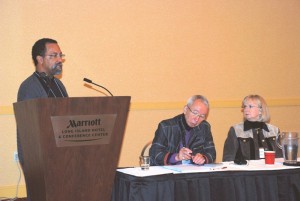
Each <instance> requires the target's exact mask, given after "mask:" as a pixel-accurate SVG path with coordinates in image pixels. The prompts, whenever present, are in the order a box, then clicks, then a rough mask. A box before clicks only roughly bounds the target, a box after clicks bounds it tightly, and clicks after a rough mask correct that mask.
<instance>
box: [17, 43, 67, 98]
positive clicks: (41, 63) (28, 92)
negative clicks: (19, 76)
mask: <svg viewBox="0 0 300 201" xmlns="http://www.w3.org/2000/svg"><path fill="white" fill-rule="evenodd" d="M31 53H32V59H33V62H34V65H35V72H34V73H33V74H32V75H31V76H29V77H28V78H27V79H26V80H25V81H23V83H22V84H21V86H20V88H19V92H18V101H22V100H27V99H34V98H46V97H67V96H68V94H67V91H66V89H65V87H64V85H63V83H62V82H61V81H60V80H59V79H57V78H56V77H55V75H60V74H61V72H62V66H63V65H62V63H63V61H64V57H65V55H64V54H63V53H62V52H61V50H60V47H59V46H58V44H57V41H55V40H53V39H50V38H43V39H40V40H38V41H37V42H36V43H35V44H34V45H33V47H32V52H31Z"/></svg>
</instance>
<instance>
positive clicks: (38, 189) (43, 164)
mask: <svg viewBox="0 0 300 201" xmlns="http://www.w3.org/2000/svg"><path fill="white" fill-rule="evenodd" d="M129 104H130V96H123V97H117V96H115V97H83V98H45V99H32V100H27V101H21V102H17V103H14V104H13V106H14V112H15V117H16V122H17V128H18V132H19V137H20V143H21V146H22V150H23V157H24V164H23V166H22V168H23V172H24V175H25V181H26V187H27V190H28V191H29V194H30V198H31V201H85V200H89V201H96V200H97V201H109V200H110V199H111V192H112V185H113V182H114V177H115V171H116V168H117V165H118V160H119V155H120V150H121V145H122V140H123V135H124V130H125V124H126V120H127V115H128V110H129Z"/></svg>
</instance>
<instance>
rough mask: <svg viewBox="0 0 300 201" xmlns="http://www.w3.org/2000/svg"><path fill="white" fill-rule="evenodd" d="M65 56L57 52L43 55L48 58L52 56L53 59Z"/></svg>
mask: <svg viewBox="0 0 300 201" xmlns="http://www.w3.org/2000/svg"><path fill="white" fill-rule="evenodd" d="M65 56H66V55H65V54H57V53H54V54H49V55H45V57H49V58H50V59H53V58H55V59H57V58H61V59H63V58H65Z"/></svg>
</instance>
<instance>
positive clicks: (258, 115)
mask: <svg viewBox="0 0 300 201" xmlns="http://www.w3.org/2000/svg"><path fill="white" fill-rule="evenodd" d="M242 112H243V118H244V121H243V122H241V123H239V124H236V125H234V126H232V127H231V128H230V129H229V132H228V136H227V139H226V141H225V144H224V150H223V161H234V160H235V158H236V155H237V152H238V150H239V152H240V153H238V154H242V156H243V158H244V159H245V160H257V159H261V158H264V151H265V150H269V151H275V152H276V158H280V157H282V151H281V149H279V148H278V147H277V145H276V136H277V134H278V133H279V128H277V127H276V126H274V125H271V124H269V123H268V122H269V121H270V114H269V110H268V107H267V104H266V102H265V100H264V99H263V98H262V97H261V96H259V95H249V96H246V97H245V98H244V100H243V102H242Z"/></svg>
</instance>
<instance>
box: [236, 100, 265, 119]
mask: <svg viewBox="0 0 300 201" xmlns="http://www.w3.org/2000/svg"><path fill="white" fill-rule="evenodd" d="M248 100H253V101H256V103H257V106H258V108H259V111H260V115H259V120H258V121H262V122H269V121H270V113H269V109H268V106H267V103H266V101H265V99H263V97H261V96H259V95H249V96H246V97H245V98H244V100H243V102H242V108H244V105H246V103H247V102H248ZM245 120H246V119H245V117H244V121H245Z"/></svg>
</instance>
